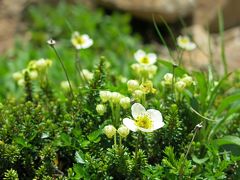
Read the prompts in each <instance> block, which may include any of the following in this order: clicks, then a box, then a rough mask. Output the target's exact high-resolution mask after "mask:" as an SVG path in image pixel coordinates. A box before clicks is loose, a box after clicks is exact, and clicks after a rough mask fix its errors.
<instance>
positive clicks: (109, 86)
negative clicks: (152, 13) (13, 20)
mask: <svg viewBox="0 0 240 180" xmlns="http://www.w3.org/2000/svg"><path fill="white" fill-rule="evenodd" d="M46 14H47V15H48V16H46ZM26 17H28V19H29V27H30V29H31V31H30V32H29V33H31V40H30V42H29V43H27V44H26V45H23V44H21V43H20V42H18V43H17V44H16V48H15V49H14V50H13V51H12V52H9V54H7V55H5V56H4V57H1V58H2V61H1V67H0V73H1V77H3V78H1V83H2V87H1V91H0V93H1V99H2V100H1V102H2V103H1V104H0V129H1V130H0V179H9V180H10V179H18V178H19V179H46V180H47V179H76V180H77V179H227V178H228V179H239V178H240V167H239V166H240V153H239V152H240V138H239V135H240V126H239V125H240V122H239V118H240V113H239V112H240V91H239V87H240V83H239V82H240V81H239V80H240V78H239V73H237V72H235V73H232V74H228V75H225V76H220V75H219V76H217V75H216V74H214V73H213V72H212V71H211V69H210V70H209V72H208V73H207V72H191V73H190V72H188V71H187V70H186V69H185V68H184V67H182V66H175V65H173V64H172V63H170V62H168V61H165V60H161V59H159V58H158V60H157V62H156V63H155V65H156V67H157V68H158V69H157V72H156V73H153V74H154V76H153V77H150V76H149V75H148V74H147V73H146V74H145V73H140V74H139V73H137V72H136V71H135V70H134V69H133V68H131V65H132V64H133V63H135V60H134V56H133V55H134V53H135V51H136V50H138V49H139V48H140V47H143V48H144V49H146V50H152V51H153V48H151V46H148V47H146V46H144V45H142V44H141V41H140V40H139V39H138V38H136V37H135V36H134V37H132V36H131V28H130V25H129V21H130V17H129V16H127V15H121V14H113V15H111V16H108V15H105V14H104V12H103V11H101V10H95V11H94V12H92V11H90V10H88V9H86V8H84V7H82V6H72V5H66V4H64V3H60V4H59V5H58V6H57V7H55V8H53V7H48V6H40V7H30V8H29V11H28V13H27V15H26ZM63 17H66V18H63ZM75 30H76V31H79V32H81V33H87V34H89V36H90V37H91V38H92V39H93V40H94V44H93V46H92V47H90V48H89V49H81V50H80V53H79V54H77V55H80V57H79V56H76V50H75V49H74V47H72V45H71V41H70V38H71V35H72V32H73V31H75ZM50 37H53V38H54V39H55V40H56V41H57V43H56V45H54V47H55V48H56V50H57V52H58V53H59V54H60V57H61V58H60V59H59V58H57V56H56V54H55V53H54V51H53V50H54V49H53V48H51V47H49V45H48V44H47V43H46V41H47V40H48V39H49V38H50ZM103 56H104V57H103ZM8 58H9V59H8ZM10 58H11V59H10ZM40 58H49V59H52V60H53V64H52V65H51V66H50V64H49V66H48V67H47V68H46V69H43V68H42V67H41V68H39V67H38V69H37V68H36V67H34V68H35V69H37V72H38V78H36V79H35V78H32V75H31V72H32V71H33V70H35V69H34V68H32V65H33V64H34V63H29V62H30V60H33V59H40ZM78 58H79V60H80V65H81V67H80V68H84V69H85V68H88V69H90V70H91V71H92V72H93V77H92V78H91V80H86V78H83V76H81V75H80V76H79V74H78V72H77V71H76V69H77V68H75V67H76V66H77V65H78V64H77V63H78V62H77V63H75V60H76V61H77V60H78ZM6 59H8V62H7V63H6ZM61 59H62V61H63V63H64V65H65V67H66V69H67V75H69V78H70V81H71V84H72V91H71V88H69V86H61V85H60V82H61V81H66V75H65V73H64V71H63V70H64V69H62V66H61V63H60V62H62V61H61ZM59 60H60V61H59ZM3 61H4V63H3ZM44 62H46V60H45V61H44ZM23 68H28V70H25V71H24V72H23V74H24V77H23V80H24V83H23V84H20V83H16V82H14V80H13V79H12V73H14V72H16V71H20V70H21V69H23ZM31 68H32V69H33V70H32V69H31ZM144 72H145V71H144ZM166 73H172V74H173V80H172V81H171V83H169V84H168V82H167V80H166V77H165V74H166ZM186 77H188V78H190V77H191V78H190V80H189V79H188V81H190V82H189V83H186V84H187V85H186V86H184V87H181V86H177V85H176V83H177V82H179V81H181V80H182V79H184V78H186ZM131 79H134V80H138V82H139V83H140V87H139V88H140V90H142V91H144V92H145V93H144V95H143V96H141V97H140V98H139V97H138V96H136V94H134V93H133V92H131V91H129V87H128V85H127V81H128V80H131ZM19 85H20V86H19ZM152 85H153V87H152ZM103 90H108V91H111V92H113V91H114V92H119V93H121V94H122V95H124V96H126V97H130V98H131V102H130V103H131V105H132V104H134V103H135V102H139V103H141V104H143V105H144V107H146V109H156V110H159V111H160V112H161V113H162V116H163V121H164V123H165V125H164V126H163V127H162V128H160V129H157V130H155V131H153V132H150V133H147V132H141V131H138V132H132V131H131V132H130V133H129V134H128V135H127V137H121V136H120V135H119V134H120V133H117V134H115V137H114V138H108V137H107V136H106V135H105V134H104V133H106V132H105V131H104V127H105V126H106V125H109V124H113V125H114V126H115V127H116V129H118V128H119V126H120V125H121V124H122V119H123V118H126V117H131V106H130V105H129V106H126V108H125V107H122V106H120V105H119V104H118V103H119V102H117V103H116V104H114V103H112V102H111V101H110V102H109V103H107V102H103V99H102V98H101V97H100V96H99V94H100V92H101V91H103ZM100 103H101V104H104V107H106V109H105V110H106V111H104V112H103V113H99V111H97V110H96V107H97V105H99V104H100Z"/></svg>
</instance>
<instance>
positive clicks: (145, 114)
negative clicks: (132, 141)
mask: <svg viewBox="0 0 240 180" xmlns="http://www.w3.org/2000/svg"><path fill="white" fill-rule="evenodd" d="M131 110H132V116H133V119H134V120H133V119H130V118H124V119H123V124H124V125H125V126H126V127H127V128H128V129H130V130H131V131H134V132H135V131H137V130H140V131H143V132H152V131H154V130H156V129H159V128H161V127H163V126H164V122H163V118H162V114H161V113H160V112H159V111H158V110H155V109H148V110H146V109H145V108H144V107H143V106H142V105H141V104H140V103H135V104H133V105H132V108H131Z"/></svg>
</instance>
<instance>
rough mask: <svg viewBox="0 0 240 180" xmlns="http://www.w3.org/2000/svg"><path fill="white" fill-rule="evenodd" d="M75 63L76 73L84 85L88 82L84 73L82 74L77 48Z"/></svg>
mask: <svg viewBox="0 0 240 180" xmlns="http://www.w3.org/2000/svg"><path fill="white" fill-rule="evenodd" d="M75 58H76V59H75V64H76V69H77V71H78V74H79V76H80V78H81V79H82V82H83V83H84V85H86V83H87V82H88V81H87V79H86V77H85V76H84V74H82V73H81V72H82V70H83V68H82V66H81V63H80V51H79V50H76V57H75Z"/></svg>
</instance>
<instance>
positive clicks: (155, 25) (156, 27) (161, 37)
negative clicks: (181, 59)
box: [152, 15, 174, 60]
mask: <svg viewBox="0 0 240 180" xmlns="http://www.w3.org/2000/svg"><path fill="white" fill-rule="evenodd" d="M152 19H153V25H154V27H155V29H156V31H157V34H158V36H159V38H160V40H161V41H162V43H163V45H164V46H165V47H166V48H167V50H168V53H169V55H170V56H171V58H172V59H173V60H174V56H173V54H172V52H171V50H170V49H169V47H168V45H167V43H166V41H165V40H164V38H163V36H162V34H161V32H160V31H159V29H158V26H157V23H156V20H155V18H154V15H152Z"/></svg>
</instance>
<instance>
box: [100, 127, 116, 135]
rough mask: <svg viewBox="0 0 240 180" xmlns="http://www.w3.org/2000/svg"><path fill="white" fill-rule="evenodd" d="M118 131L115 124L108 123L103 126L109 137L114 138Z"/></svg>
mask: <svg viewBox="0 0 240 180" xmlns="http://www.w3.org/2000/svg"><path fill="white" fill-rule="evenodd" d="M116 131H117V130H116V128H115V127H114V126H113V125H107V126H105V127H104V128H103V132H104V134H106V136H107V137H108V138H112V137H113V136H114V135H115V134H116Z"/></svg>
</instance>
